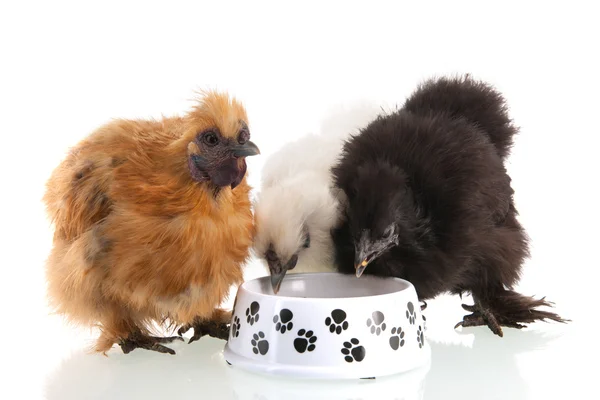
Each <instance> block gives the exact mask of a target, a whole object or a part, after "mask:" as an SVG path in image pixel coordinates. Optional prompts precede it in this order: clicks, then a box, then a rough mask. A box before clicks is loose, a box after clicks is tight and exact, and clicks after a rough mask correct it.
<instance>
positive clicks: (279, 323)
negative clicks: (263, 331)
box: [273, 308, 294, 333]
mask: <svg viewBox="0 0 600 400" xmlns="http://www.w3.org/2000/svg"><path fill="white" fill-rule="evenodd" d="M293 317H294V314H293V313H292V312H291V311H290V310H288V309H287V308H284V309H283V310H281V311H279V315H275V316H274V317H273V323H274V324H275V330H276V331H278V332H281V333H285V332H286V331H289V330H291V329H292V327H293V326H294V324H293V323H292V318H293Z"/></svg>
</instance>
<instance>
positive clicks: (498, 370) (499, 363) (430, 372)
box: [45, 329, 559, 400]
mask: <svg viewBox="0 0 600 400" xmlns="http://www.w3.org/2000/svg"><path fill="white" fill-rule="evenodd" d="M472 332H476V335H475V336H476V337H475V340H474V341H473V346H472V347H471V348H470V347H467V346H464V345H460V344H459V345H455V344H442V343H436V342H433V341H431V340H430V341H429V343H430V345H431V347H432V362H431V366H430V368H429V367H426V368H423V369H420V370H413V371H411V372H409V373H405V374H400V375H396V376H392V377H388V378H384V379H375V380H356V381H335V382H329V381H325V382H320V381H308V380H293V379H282V378H274V377H272V376H267V375H257V374H253V373H248V372H245V371H242V370H240V369H237V368H235V367H233V366H229V365H227V363H226V362H225V360H224V359H223V356H222V349H223V343H224V342H222V341H219V340H215V339H211V338H203V339H202V340H201V341H200V342H196V343H194V344H192V345H187V344H186V343H178V344H175V345H174V346H173V348H174V349H175V350H176V351H177V355H176V356H165V355H162V354H154V353H151V352H147V351H139V350H136V351H134V352H133V353H131V354H129V355H123V354H121V353H120V351H119V350H118V349H113V350H112V351H111V352H110V353H109V354H110V356H109V357H103V356H99V355H93V354H86V353H83V352H76V353H74V354H73V355H72V356H71V357H69V358H68V359H66V360H64V361H63V363H62V364H61V365H60V366H59V367H58V368H57V369H56V370H55V371H54V372H53V373H51V374H50V375H49V376H48V378H47V381H46V385H45V394H46V396H47V398H48V399H51V400H58V399H61V400H63V399H64V400H69V399H81V398H86V399H126V398H127V399H129V398H144V399H158V398H163V399H164V398H172V397H176V398H190V399H192V398H204V399H236V400H274V399H286V400H294V399H309V398H310V399H313V400H320V399H331V400H334V399H347V400H358V399H378V400H382V399H390V400H396V399H398V400H399V399H441V398H444V399H468V398H474V399H475V398H485V399H487V398H499V399H515V400H518V399H528V398H534V397H530V395H531V394H530V393H529V392H528V384H527V383H526V381H525V378H524V377H523V376H521V374H520V369H519V366H518V356H519V355H520V354H521V353H525V352H532V351H533V352H535V351H537V350H543V349H545V348H546V347H547V346H548V345H549V344H550V343H551V342H552V341H553V340H555V339H557V338H558V337H559V336H557V335H556V334H554V335H549V334H547V333H540V332H536V331H514V330H507V331H506V332H505V337H504V338H503V339H499V338H498V337H495V336H493V335H491V334H488V333H487V332H486V331H484V330H483V329H482V330H478V329H476V330H473V331H472ZM84 394H85V395H84Z"/></svg>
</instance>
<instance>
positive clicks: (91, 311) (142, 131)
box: [44, 92, 259, 354]
mask: <svg viewBox="0 0 600 400" xmlns="http://www.w3.org/2000/svg"><path fill="white" fill-rule="evenodd" d="M247 123H248V122H247V117H246V111H245V109H244V107H243V106H242V105H241V104H240V103H239V102H238V101H236V100H235V99H230V98H229V97H228V96H227V95H226V94H219V93H214V92H207V93H205V94H204V96H203V97H202V99H201V100H200V101H199V104H198V105H197V106H195V107H194V108H193V109H192V110H191V111H190V112H189V113H188V114H187V115H185V116H183V117H174V118H163V119H162V120H160V121H146V120H116V121H114V122H111V123H109V124H107V125H105V126H103V127H101V128H99V129H98V130H96V131H95V132H93V133H92V134H91V135H90V136H89V137H88V138H86V139H84V140H83V141H81V142H80V143H79V144H78V145H77V146H76V147H75V148H74V149H73V150H72V151H71V152H70V153H69V154H68V156H67V157H66V158H65V160H64V161H63V162H62V163H61V164H60V165H59V166H58V168H56V170H54V172H53V173H52V175H51V177H50V179H49V181H48V183H47V191H46V193H45V196H44V202H45V203H46V206H47V211H48V214H49V216H50V218H51V220H52V221H53V223H54V224H55V234H54V246H53V249H52V252H51V254H50V256H49V259H48V263H47V279H48V290H49V293H48V295H49V298H50V301H51V305H52V307H53V308H54V309H55V310H56V311H57V312H58V313H60V314H63V315H65V316H67V317H68V319H69V320H70V321H72V322H75V323H78V324H82V325H88V326H94V325H95V326H99V328H100V330H101V335H100V337H99V338H98V340H97V342H96V345H95V350H96V351H99V352H103V353H105V352H106V351H107V350H109V349H110V348H111V347H112V346H113V344H115V343H116V344H119V345H120V346H121V349H122V350H123V352H124V353H129V352H130V351H132V350H133V349H135V348H143V349H148V350H154V351H158V352H161V353H170V354H175V352H174V351H173V350H172V349H170V348H168V347H166V346H164V345H163V344H164V343H169V342H171V341H173V340H175V339H181V337H180V336H173V337H155V336H151V334H150V326H151V324H152V323H154V322H157V323H163V322H166V321H169V322H170V324H173V325H175V326H181V329H180V330H179V334H180V335H181V334H182V333H183V332H185V331H187V330H188V329H190V328H194V336H193V337H192V338H191V339H190V342H192V341H193V340H196V339H198V338H199V337H201V336H202V335H205V334H210V335H212V336H215V337H220V338H224V339H225V338H226V337H227V332H228V322H229V320H230V313H229V312H226V311H225V310H223V309H220V308H219V305H220V304H221V303H222V301H223V300H224V299H225V298H226V296H227V294H228V292H229V289H230V288H231V286H232V285H238V284H240V283H241V282H242V279H243V274H242V266H243V264H244V262H245V261H246V259H247V257H248V256H249V249H250V245H251V243H252V237H253V235H254V225H253V216H252V211H251V208H250V199H249V191H250V187H249V185H248V184H247V183H246V177H245V175H246V161H245V158H246V157H247V156H252V155H256V154H259V150H258V148H257V146H256V145H255V144H254V143H252V142H251V141H250V131H249V129H248V125H247ZM181 340H182V339H181Z"/></svg>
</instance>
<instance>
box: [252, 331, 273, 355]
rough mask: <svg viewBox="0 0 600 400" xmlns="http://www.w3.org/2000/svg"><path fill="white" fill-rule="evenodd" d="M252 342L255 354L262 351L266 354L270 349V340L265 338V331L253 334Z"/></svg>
mask: <svg viewBox="0 0 600 400" xmlns="http://www.w3.org/2000/svg"><path fill="white" fill-rule="evenodd" d="M250 343H252V351H253V352H254V354H258V353H260V354H261V355H263V356H264V355H265V354H267V352H268V351H269V342H267V341H266V340H265V334H264V333H263V332H258V333H255V334H254V335H252V340H251V341H250Z"/></svg>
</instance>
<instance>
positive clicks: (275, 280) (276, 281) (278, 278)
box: [271, 271, 287, 294]
mask: <svg viewBox="0 0 600 400" xmlns="http://www.w3.org/2000/svg"><path fill="white" fill-rule="evenodd" d="M286 272H287V271H282V272H281V273H279V274H273V275H271V287H272V288H273V293H275V294H277V293H278V292H279V289H280V288H281V282H283V278H285V273H286Z"/></svg>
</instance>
